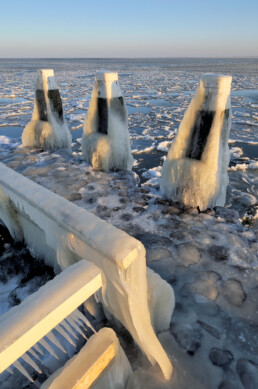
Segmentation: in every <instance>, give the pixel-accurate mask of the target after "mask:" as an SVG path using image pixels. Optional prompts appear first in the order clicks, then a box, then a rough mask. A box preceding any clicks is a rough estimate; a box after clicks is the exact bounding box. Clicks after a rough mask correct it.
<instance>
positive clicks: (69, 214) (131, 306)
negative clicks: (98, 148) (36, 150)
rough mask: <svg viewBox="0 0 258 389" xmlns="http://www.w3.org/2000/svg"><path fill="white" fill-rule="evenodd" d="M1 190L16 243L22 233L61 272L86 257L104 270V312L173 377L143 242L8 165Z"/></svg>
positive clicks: (0, 170) (0, 177)
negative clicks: (158, 331) (158, 329)
mask: <svg viewBox="0 0 258 389" xmlns="http://www.w3.org/2000/svg"><path fill="white" fill-rule="evenodd" d="M0 190H1V193H4V195H5V196H7V197H8V198H9V199H10V200H9V204H10V206H11V207H12V210H13V212H9V213H8V214H6V213H5V214H4V217H5V220H3V221H4V223H5V224H6V225H7V227H8V228H9V226H10V225H11V226H12V228H10V229H9V231H10V232H11V233H12V231H14V230H15V234H14V236H15V237H16V238H17V237H18V236H19V234H20V239H24V240H25V242H26V243H27V245H28V247H29V248H30V250H31V252H32V253H33V255H35V256H40V257H43V258H44V259H45V261H46V263H48V264H49V265H52V266H53V267H55V268H56V269H58V268H59V269H60V267H61V268H62V269H64V268H65V267H67V266H69V265H70V264H72V263H74V262H77V261H78V260H80V259H81V258H83V259H86V260H88V261H90V262H93V263H94V264H96V265H97V266H98V267H99V268H100V269H101V270H102V279H103V288H102V300H103V302H104V305H105V308H106V309H107V310H108V311H109V312H110V313H111V314H113V315H114V316H115V317H116V318H117V319H118V320H119V321H120V322H121V323H122V324H123V325H124V326H125V327H126V328H127V329H128V330H129V332H130V333H131V335H132V336H133V338H134V339H135V341H136V342H137V343H138V345H139V346H140V347H141V348H142V350H143V351H144V352H145V353H146V355H147V356H148V358H149V360H150V361H151V363H155V362H157V363H158V364H159V366H160V367H161V369H162V371H163V373H164V376H165V377H166V378H169V377H170V376H171V374H172V370H173V368H172V365H171V363H170V360H169V358H168V356H167V354H166V352H165V351H164V349H163V348H162V346H161V344H160V342H159V340H158V338H157V337H156V335H155V332H154V330H153V327H152V324H151V316H150V311H149V308H148V302H147V275H146V256H145V248H144V246H143V245H142V244H141V242H139V241H138V240H136V239H134V238H133V237H131V236H129V235H128V234H126V233H125V232H123V231H121V230H119V229H117V228H115V227H114V226H112V225H111V224H109V223H107V222H105V221H103V220H101V219H99V218H98V217H96V216H95V215H93V214H91V213H90V212H88V211H86V210H85V209H82V208H80V207H78V206H76V205H75V204H73V203H71V202H69V201H67V200H66V199H64V198H63V197H60V196H59V195H57V194H55V193H53V192H51V191H49V190H47V189H45V188H43V187H41V186H40V185H38V184H36V183H35V182H32V181H30V180H29V179H27V178H26V177H24V176H22V175H20V174H18V173H16V172H15V171H13V170H12V169H10V168H8V167H6V166H5V165H3V164H0ZM13 215H15V218H13ZM0 218H2V214H0ZM7 219H8V220H7ZM6 220H7V221H6ZM158 287H159V288H161V287H162V285H161V284H159V285H158ZM153 294H154V295H155V292H153ZM163 308H164V310H167V309H168V308H167V306H164V307H163ZM165 316H166V315H164V317H165ZM154 322H155V323H156V320H154ZM166 325H167V324H166V323H165V326H166Z"/></svg>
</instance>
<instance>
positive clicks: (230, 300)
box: [0, 58, 258, 389]
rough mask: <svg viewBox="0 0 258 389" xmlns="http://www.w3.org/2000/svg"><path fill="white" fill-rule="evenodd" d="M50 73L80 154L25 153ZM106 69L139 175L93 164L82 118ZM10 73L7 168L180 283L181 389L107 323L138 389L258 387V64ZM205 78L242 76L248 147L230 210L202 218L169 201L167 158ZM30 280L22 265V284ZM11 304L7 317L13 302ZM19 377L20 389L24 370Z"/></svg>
mask: <svg viewBox="0 0 258 389" xmlns="http://www.w3.org/2000/svg"><path fill="white" fill-rule="evenodd" d="M40 67H46V68H47V67H54V69H55V74H56V79H57V81H58V84H59V85H60V87H61V94H62V98H63V101H64V111H65V116H66V119H67V123H68V125H69V128H70V129H71V130H72V135H73V140H74V141H73V144H72V155H70V156H69V155H67V154H66V153H65V152H63V151H57V152H55V151H54V152H52V153H51V152H47V151H46V152H40V153H39V152H38V151H36V150H33V149H31V150H30V151H29V150H26V151H25V150H23V149H21V148H19V147H18V146H19V145H20V144H21V140H20V136H21V132H22V127H23V126H24V125H25V124H26V123H27V122H28V121H29V120H30V112H31V110H32V106H33V83H34V80H33V74H36V70H37V69H38V68H40ZM103 68H104V69H107V70H110V71H113V72H114V71H116V72H118V73H119V81H120V84H121V88H122V90H123V93H124V97H125V101H126V104H127V109H128V113H129V116H128V123H129V132H130V139H131V144H132V150H134V151H133V156H134V158H135V160H136V161H137V162H136V163H137V164H135V165H134V167H133V173H130V172H124V171H121V172H111V173H108V174H107V173H104V172H96V171H93V170H92V168H91V166H89V165H88V164H86V163H85V162H84V161H83V158H82V153H81V150H80V138H81V136H82V126H83V121H84V119H85V117H86V113H87V110H88V103H89V99H90V94H91V90H92V87H93V85H94V77H95V74H96V71H98V70H100V69H103ZM0 69H1V77H2V82H1V85H0V135H2V136H4V137H5V138H4V139H6V138H7V137H8V141H7V142H6V143H7V144H5V143H1V144H0V150H1V153H0V160H1V161H2V162H4V163H5V164H7V165H8V166H10V167H12V168H14V169H15V170H17V171H18V172H20V173H22V174H24V175H26V176H28V177H29V178H31V179H33V180H35V181H36V182H38V183H39V184H41V185H43V186H45V187H47V188H49V189H51V190H52V191H55V192H56V193H59V194H60V195H62V196H64V197H66V198H67V199H69V200H70V201H72V202H75V203H76V204H77V205H79V206H81V207H83V208H86V209H87V210H89V211H90V212H93V213H94V214H96V215H97V216H99V217H101V218H102V219H105V220H107V221H109V222H111V223H112V224H113V225H115V226H117V227H118V228H121V229H123V230H124V231H126V232H128V233H129V234H130V235H132V236H134V237H136V238H137V239H139V240H140V241H141V242H142V243H143V244H144V245H145V247H146V250H147V263H148V266H150V267H151V268H153V269H154V270H155V271H157V272H158V273H159V274H160V275H161V276H162V277H163V278H164V279H166V280H167V281H168V282H169V283H170V284H171V285H172V286H173V289H174V292H175V300H176V306H175V310H174V313H173V317H172V323H171V326H170V331H166V332H163V333H162V334H160V337H159V338H160V340H161V341H162V343H163V345H164V348H165V349H166V351H167V352H168V354H169V356H170V358H171V361H172V363H173V366H174V374H173V377H172V379H171V381H170V382H168V383H166V382H165V381H164V380H163V378H162V374H161V372H160V371H159V369H158V368H157V369H155V368H150V367H149V364H148V363H147V361H146V359H145V358H144V356H143V355H142V353H141V352H140V351H139V348H138V347H137V346H135V344H134V343H133V342H132V340H131V337H130V336H129V335H128V333H127V332H126V331H125V329H124V328H121V327H120V326H118V325H117V323H116V322H114V321H112V320H111V321H110V320H109V321H108V323H109V325H111V326H112V327H113V328H114V329H115V330H116V333H117V334H118V337H119V340H120V342H121V344H122V346H123V348H124V350H125V352H126V355H127V356H128V359H129V361H130V363H131V365H132V367H133V371H134V375H133V377H132V378H131V379H130V382H129V384H128V388H127V389H142V388H143V387H144V388H148V389H160V388H171V387H173V388H180V389H189V387H191V388H193V389H207V388H211V389H217V388H218V387H220V388H226V387H233V388H234V389H243V387H244V386H243V384H242V382H247V383H246V385H249V386H250V385H251V384H253V386H254V387H255V385H256V384H254V382H255V381H254V379H255V374H257V373H256V372H257V365H255V363H256V364H257V363H258V360H257V347H256V344H257V324H258V323H257V313H256V310H257V308H256V303H257V288H256V286H257V279H258V277H257V249H258V247H257V237H258V232H257V227H258V223H257V218H256V216H255V215H256V208H257V206H256V204H254V203H253V197H256V198H257V179H258V169H257V167H256V168H255V166H257V165H256V163H257V145H258V139H257V131H256V129H257V123H258V122H257V120H258V119H257V118H258V115H257V109H258V60H257V59H254V58H253V59H251V58H250V59H225V60H223V59H170V60H139V61H135V60H126V61H124V60H105V61H104V62H103V61H102V60H99V61H98V60H95V61H93V60H60V61H59V62H58V61H55V63H52V62H51V61H45V62H44V61H42V60H40V61H38V60H31V61H28V60H27V61H18V62H17V61H8V60H3V61H0ZM206 72H214V73H218V72H221V73H224V74H232V76H233V79H232V91H231V100H232V128H231V135H230V141H229V147H230V149H232V148H236V147H237V148H240V149H241V150H242V153H243V154H242V155H239V156H237V155H235V156H232V160H231V162H230V168H229V169H228V175H229V185H228V188H227V199H226V208H222V207H221V208H220V207H219V208H216V209H215V210H214V211H207V212H203V213H198V211H197V209H188V210H185V211H184V210H183V209H182V208H181V207H180V206H179V205H178V204H173V203H171V202H169V201H165V200H163V199H162V196H161V193H160V189H159V178H160V171H161V165H162V163H163V159H164V155H165V153H166V152H163V151H159V150H157V149H158V146H159V144H160V143H162V142H171V141H172V140H173V138H174V136H175V134H176V132H177V128H178V126H179V124H180V122H181V120H182V118H183V115H184V112H185V110H186V109H187V107H188V106H189V103H190V101H191V99H192V97H193V94H194V93H195V90H196V88H197V86H198V82H199V79H200V77H201V75H202V74H203V73H206ZM11 95H13V96H14V97H10V96H11ZM143 150H146V151H143ZM249 166H250V167H252V166H253V167H254V168H253V169H251V168H249ZM233 168H234V169H233ZM149 171H150V174H148V172H149ZM154 172H155V173H154ZM135 173H136V174H137V175H136V174H135ZM143 173H146V174H147V175H148V177H143ZM139 184H140V186H139ZM4 241H5V240H4ZM8 245H9V246H8V247H6V248H3V254H2V256H1V263H3V262H5V263H7V262H8V263H9V262H10V260H11V258H13V261H14V263H16V264H17V258H18V259H20V254H19V253H20V248H19V247H13V246H14V244H13V243H10V244H9V241H8ZM0 255H1V254H0ZM18 263H19V262H18ZM36 263H37V262H36ZM15 267H16V268H17V265H15ZM1 269H6V267H3V266H2V267H1ZM8 269H10V267H8ZM17 271H18V270H17ZM2 272H3V271H2ZM22 272H23V270H22V269H20V268H19V275H20V274H23V273H22ZM8 274H9V273H7V278H8ZM12 274H13V273H12ZM16 279H17V276H16V277H13V278H10V279H9V280H8V281H7V283H5V284H3V283H2V284H1V291H3V292H5V294H4V296H8V302H9V301H10V300H11V297H12V296H14V295H15V296H18V297H19V296H20V297H21V298H23V296H24V295H26V294H28V293H29V292H30V288H29V285H32V284H33V281H29V283H28V288H27V287H24V288H23V287H18V289H16V285H17V284H16ZM37 279H42V276H41V277H37ZM12 288H13V291H12V292H11V289H12ZM232 296H233V297H232ZM1 301H2V304H1V312H2V310H3V309H4V310H6V309H8V303H7V302H6V301H5V300H4V299H3V300H1ZM105 323H106V322H105ZM229 352H230V353H231V354H232V355H233V358H234V359H232V358H231V357H230V354H229ZM214 355H215V357H214ZM51 362H52V360H51ZM52 371H53V370H51V372H52ZM46 374H49V372H46ZM7 376H8V373H6V376H5V378H6V377H7ZM15 376H16V380H17V382H19V385H18V388H19V389H20V388H21V387H22V384H20V382H21V379H20V378H19V373H18V372H17V371H16V372H15ZM8 377H9V376H8ZM256 377H257V376H256ZM246 380H247V381H246ZM23 385H24V387H25V386H27V385H28V382H25V383H24V381H23ZM34 387H35V386H33V385H32V384H31V388H34ZM246 387H247V386H246ZM7 388H8V389H9V388H10V386H9V387H8V386H7Z"/></svg>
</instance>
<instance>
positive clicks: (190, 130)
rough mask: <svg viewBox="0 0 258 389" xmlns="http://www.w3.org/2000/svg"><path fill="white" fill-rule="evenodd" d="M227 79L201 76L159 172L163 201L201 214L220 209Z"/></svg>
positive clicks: (224, 165) (225, 155)
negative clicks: (180, 205) (218, 207)
mask: <svg viewBox="0 0 258 389" xmlns="http://www.w3.org/2000/svg"><path fill="white" fill-rule="evenodd" d="M230 84H231V77H229V76H215V75H205V76H204V77H203V78H202V79H201V81H200V86H199V88H198V90H197V92H196V94H195V96H194V98H193V99H192V101H191V104H190V105H189V107H188V109H187V111H186V113H185V115H184V118H183V120H182V122H181V124H180V127H179V129H178V133H177V136H176V138H175V139H174V141H173V143H172V145H171V148H170V150H169V152H168V157H167V160H166V161H165V162H164V165H163V168H162V179H161V190H162V192H163V193H164V195H165V197H166V198H168V199H172V200H173V201H177V202H180V203H182V204H184V205H185V206H189V207H199V208H200V209H201V210H204V209H207V208H213V207H215V206H218V205H219V206H224V204H225V199H226V187H227V185H228V176H227V167H228V164H229V159H230V153H229V147H228V137H229V132H230V128H231V103H230Z"/></svg>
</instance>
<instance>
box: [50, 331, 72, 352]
mask: <svg viewBox="0 0 258 389" xmlns="http://www.w3.org/2000/svg"><path fill="white" fill-rule="evenodd" d="M46 337H47V338H48V339H49V340H50V341H51V342H52V343H53V344H54V345H55V346H56V347H58V348H59V349H60V350H62V351H63V353H65V354H66V353H67V352H66V350H65V349H64V348H63V346H62V345H61V343H60V342H59V340H58V339H57V338H56V336H55V335H54V334H53V332H49V333H48V334H47V335H46Z"/></svg>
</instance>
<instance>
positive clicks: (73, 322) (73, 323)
mask: <svg viewBox="0 0 258 389" xmlns="http://www.w3.org/2000/svg"><path fill="white" fill-rule="evenodd" d="M66 319H68V320H69V323H70V324H71V325H73V326H74V328H75V329H76V331H77V332H78V333H79V334H81V336H83V337H84V339H87V337H86V335H85V334H84V333H83V332H82V330H81V328H80V327H79V325H78V324H77V323H76V321H75V320H74V319H73V317H72V315H70V316H68V317H67V318H66Z"/></svg>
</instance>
